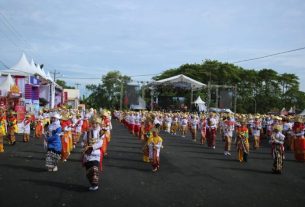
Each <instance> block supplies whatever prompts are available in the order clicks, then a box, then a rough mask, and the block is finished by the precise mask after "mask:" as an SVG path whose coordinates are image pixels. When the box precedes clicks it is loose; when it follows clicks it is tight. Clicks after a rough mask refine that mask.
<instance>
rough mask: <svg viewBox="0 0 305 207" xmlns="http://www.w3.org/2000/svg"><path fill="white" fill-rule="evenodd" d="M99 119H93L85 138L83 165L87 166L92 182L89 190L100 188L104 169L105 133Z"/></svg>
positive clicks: (90, 181) (87, 173)
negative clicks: (103, 147) (100, 176)
mask: <svg viewBox="0 0 305 207" xmlns="http://www.w3.org/2000/svg"><path fill="white" fill-rule="evenodd" d="M98 124H99V122H98V120H97V119H94V120H93V121H92V125H93V127H92V129H90V130H89V131H88V136H87V137H86V139H84V140H83V141H84V147H85V148H84V152H83V160H82V161H83V165H84V167H85V168H86V176H87V179H88V181H89V183H90V185H91V186H90V187H89V190H91V191H95V190H98V185H99V171H100V170H102V159H103V150H102V145H103V141H104V140H105V135H103V134H102V132H101V128H100V127H99V125H98Z"/></svg>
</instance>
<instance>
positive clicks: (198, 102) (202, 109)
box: [193, 96, 207, 112]
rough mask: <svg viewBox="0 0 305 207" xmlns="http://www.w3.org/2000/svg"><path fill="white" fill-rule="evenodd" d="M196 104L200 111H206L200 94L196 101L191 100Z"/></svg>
mask: <svg viewBox="0 0 305 207" xmlns="http://www.w3.org/2000/svg"><path fill="white" fill-rule="evenodd" d="M193 103H194V104H195V105H196V106H198V110H199V111H200V112H201V111H206V110H207V107H206V105H205V102H204V101H203V100H202V99H201V97H200V96H198V98H197V99H196V101H194V102H193Z"/></svg>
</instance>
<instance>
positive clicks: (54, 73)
mask: <svg viewBox="0 0 305 207" xmlns="http://www.w3.org/2000/svg"><path fill="white" fill-rule="evenodd" d="M50 73H51V74H53V81H54V82H56V75H58V74H60V72H58V71H56V70H54V71H53V72H50Z"/></svg>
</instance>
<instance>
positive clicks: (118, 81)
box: [86, 71, 131, 109]
mask: <svg viewBox="0 0 305 207" xmlns="http://www.w3.org/2000/svg"><path fill="white" fill-rule="evenodd" d="M101 81H102V82H101V83H100V84H98V85H93V84H91V85H87V86H86V88H87V89H88V90H89V91H91V92H92V93H91V94H90V95H89V97H88V98H87V100H86V102H87V104H88V105H90V106H91V107H94V108H100V107H103V108H105V107H106V108H110V109H114V108H119V106H120V96H121V89H122V87H123V89H124V88H126V85H127V84H128V83H129V82H130V81H131V78H130V77H129V76H125V75H122V74H121V73H120V72H119V71H110V72H108V73H107V74H106V75H103V76H102V78H101ZM122 95H124V94H122Z"/></svg>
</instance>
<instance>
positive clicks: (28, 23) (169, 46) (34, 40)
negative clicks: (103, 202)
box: [0, 0, 305, 95]
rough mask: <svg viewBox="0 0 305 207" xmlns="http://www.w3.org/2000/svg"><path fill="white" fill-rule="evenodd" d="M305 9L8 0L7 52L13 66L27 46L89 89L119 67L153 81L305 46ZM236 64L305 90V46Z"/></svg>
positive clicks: (292, 5)
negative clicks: (208, 63) (195, 67)
mask: <svg viewBox="0 0 305 207" xmlns="http://www.w3.org/2000/svg"><path fill="white" fill-rule="evenodd" d="M304 11H305V1H304V0H268V1H266V0H230V1H228V0H204V1H203V0H146V1H145V0H41V1H37V0H1V1H0V60H1V62H3V63H5V64H6V65H7V66H9V67H11V66H13V65H14V64H16V63H17V61H18V60H19V58H20V57H21V54H22V52H25V54H26V55H27V57H28V59H29V60H30V59H31V58H33V59H34V61H35V62H38V63H43V64H44V65H45V67H44V68H45V70H47V71H50V72H52V71H54V70H57V71H59V72H60V74H58V75H57V77H58V79H63V80H65V81H66V82H67V83H68V84H69V85H71V86H75V84H76V83H80V84H81V85H80V88H81V91H82V93H83V94H85V95H88V91H85V90H84V88H85V85H86V84H97V83H99V82H100V79H99V78H100V77H101V76H102V75H105V74H106V73H107V72H108V71H112V70H119V71H120V72H121V73H122V74H123V75H128V76H132V78H133V80H135V81H143V80H144V81H149V80H151V77H152V74H159V73H162V72H163V71H165V70H167V69H170V68H177V67H179V66H180V65H182V64H186V63H202V61H204V60H206V59H210V60H218V61H221V62H229V63H232V62H236V61H240V60H244V59H249V58H255V57H260V56H264V55H269V54H273V53H277V52H282V51H287V50H291V49H296V48H302V47H305V12H304ZM7 22H8V23H7ZM236 65H238V66H241V67H243V68H245V69H255V70H260V69H263V68H270V69H273V70H275V71H277V72H278V73H280V74H282V73H294V74H296V75H297V76H298V77H299V79H300V83H301V85H300V89H301V90H302V91H305V73H304V72H305V50H299V51H296V52H292V53H287V54H282V55H278V56H274V57H269V58H264V59H259V60H254V61H248V62H242V63H237V64H236ZM1 69H6V68H5V67H4V66H3V65H2V64H1V63H0V70H1ZM142 75H144V76H142ZM68 78H69V79H68ZM71 78H74V79H71ZM79 78H92V79H79Z"/></svg>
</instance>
